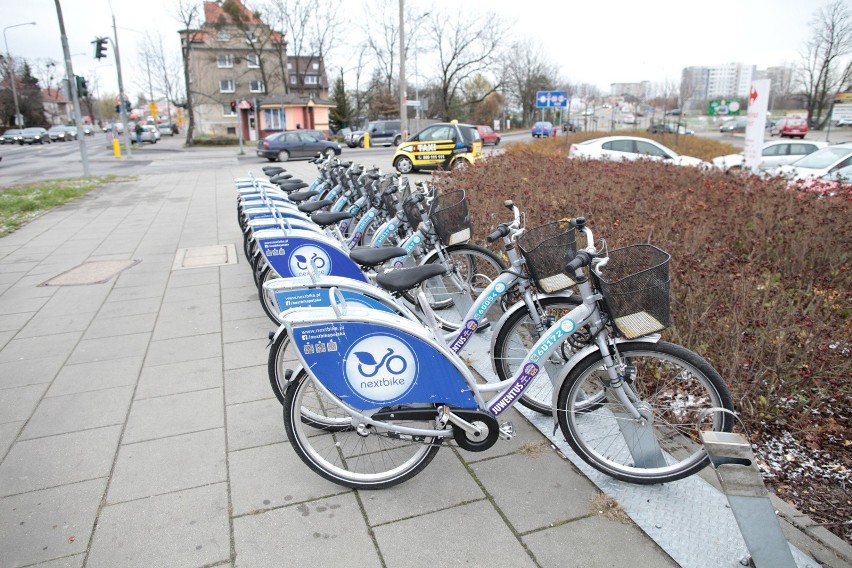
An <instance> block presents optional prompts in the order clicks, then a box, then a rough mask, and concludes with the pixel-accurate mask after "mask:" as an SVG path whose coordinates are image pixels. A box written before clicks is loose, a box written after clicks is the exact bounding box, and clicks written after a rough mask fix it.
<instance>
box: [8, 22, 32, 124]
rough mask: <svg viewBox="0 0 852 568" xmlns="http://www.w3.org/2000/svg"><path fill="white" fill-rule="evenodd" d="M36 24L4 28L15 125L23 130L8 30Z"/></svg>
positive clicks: (28, 23) (30, 24)
mask: <svg viewBox="0 0 852 568" xmlns="http://www.w3.org/2000/svg"><path fill="white" fill-rule="evenodd" d="M34 25H36V23H35V22H24V23H23V24H15V25H14V26H6V27H5V28H3V43H4V44H5V46H6V65H8V66H9V74H10V75H11V79H12V100H14V101H15V125H16V126H18V127H20V128H23V127H24V117H23V116H21V109H20V108H19V107H18V88H17V87H16V86H15V83H16V82H17V81H16V79H15V63H14V62H13V61H12V56H11V55H9V42H8V41H7V40H6V30H8V29H11V28H18V27H20V26H34Z"/></svg>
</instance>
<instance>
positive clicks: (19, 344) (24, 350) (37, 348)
mask: <svg viewBox="0 0 852 568" xmlns="http://www.w3.org/2000/svg"><path fill="white" fill-rule="evenodd" d="M81 335H83V332H82V331H73V332H69V333H57V334H54V335H46V336H43V337H25V338H23V339H13V340H12V341H10V342H9V343H7V344H6V347H4V348H3V349H2V350H0V363H10V362H12V361H21V360H31V359H41V358H42V357H44V356H45V355H50V356H61V357H67V356H68V354H69V353H71V351H72V350H74V347H75V346H76V345H77V342H78V341H79V340H80V336H81Z"/></svg>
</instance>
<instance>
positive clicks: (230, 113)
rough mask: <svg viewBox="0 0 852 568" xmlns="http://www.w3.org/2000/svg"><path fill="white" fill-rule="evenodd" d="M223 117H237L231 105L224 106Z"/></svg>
mask: <svg viewBox="0 0 852 568" xmlns="http://www.w3.org/2000/svg"><path fill="white" fill-rule="evenodd" d="M222 116H237V111H236V110H231V103H225V104H223V105H222Z"/></svg>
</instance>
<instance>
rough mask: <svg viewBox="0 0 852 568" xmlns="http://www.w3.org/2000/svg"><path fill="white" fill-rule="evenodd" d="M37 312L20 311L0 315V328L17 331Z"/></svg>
mask: <svg viewBox="0 0 852 568" xmlns="http://www.w3.org/2000/svg"><path fill="white" fill-rule="evenodd" d="M37 313H38V312H21V313H19V314H6V315H0V330H2V331H18V330H19V329H23V328H24V326H25V325H27V322H28V321H30V319H32V317H33V316H34V315H35V314H37Z"/></svg>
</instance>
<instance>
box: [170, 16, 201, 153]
mask: <svg viewBox="0 0 852 568" xmlns="http://www.w3.org/2000/svg"><path fill="white" fill-rule="evenodd" d="M175 19H176V20H177V21H178V22H179V23H180V25H181V26H182V28H181V30H180V31H179V33H180V34H181V55H182V56H183V84H184V89H185V91H186V102H185V104H184V106H185V108H186V117H187V121H188V126H187V129H186V145H187V146H192V135H193V131H194V130H195V113H194V112H193V105H192V96H193V95H194V94H195V93H193V91H192V82H191V77H190V73H189V58H190V55H191V53H192V36H193V35H194V34H195V33H196V32H197V30H198V26H199V24H200V15H199V13H198V4H196V3H195V2H194V0H176V3H175Z"/></svg>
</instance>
